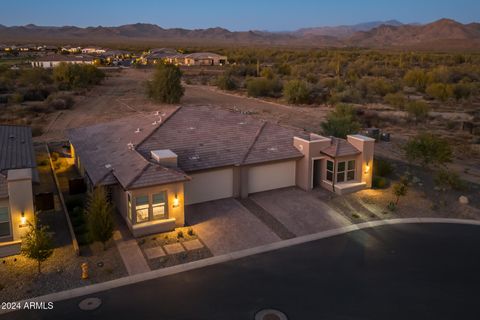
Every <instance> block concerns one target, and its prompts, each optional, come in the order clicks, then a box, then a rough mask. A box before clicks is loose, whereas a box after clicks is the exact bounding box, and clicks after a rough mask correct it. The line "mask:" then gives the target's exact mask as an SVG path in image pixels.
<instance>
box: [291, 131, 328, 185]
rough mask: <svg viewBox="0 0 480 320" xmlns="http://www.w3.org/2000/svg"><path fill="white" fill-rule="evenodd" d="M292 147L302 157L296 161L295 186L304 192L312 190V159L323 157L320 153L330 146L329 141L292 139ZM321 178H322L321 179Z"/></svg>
mask: <svg viewBox="0 0 480 320" xmlns="http://www.w3.org/2000/svg"><path fill="white" fill-rule="evenodd" d="M293 145H294V146H295V148H297V149H298V150H299V151H300V152H301V153H302V154H303V155H304V157H303V158H302V159H300V160H298V161H297V168H296V184H297V186H298V187H299V188H300V189H303V190H305V191H308V190H311V189H312V177H313V162H312V160H313V159H317V158H321V157H323V154H321V153H320V151H321V150H322V149H324V148H326V147H328V146H329V145H330V139H328V138H325V139H321V140H314V141H307V140H304V139H301V138H298V137H294V138H293ZM322 178H323V177H322Z"/></svg>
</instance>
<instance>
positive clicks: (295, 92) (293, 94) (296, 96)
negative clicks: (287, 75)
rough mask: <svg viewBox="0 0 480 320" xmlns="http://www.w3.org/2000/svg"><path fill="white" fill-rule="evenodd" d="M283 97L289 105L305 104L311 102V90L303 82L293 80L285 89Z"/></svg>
mask: <svg viewBox="0 0 480 320" xmlns="http://www.w3.org/2000/svg"><path fill="white" fill-rule="evenodd" d="M283 95H284V97H285V99H287V101H288V103H293V104H305V103H309V102H310V88H309V87H308V85H307V83H306V82H304V81H302V80H291V81H289V82H287V84H286V85H285V87H284V88H283Z"/></svg>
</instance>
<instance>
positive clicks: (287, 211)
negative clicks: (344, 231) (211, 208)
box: [250, 188, 351, 236]
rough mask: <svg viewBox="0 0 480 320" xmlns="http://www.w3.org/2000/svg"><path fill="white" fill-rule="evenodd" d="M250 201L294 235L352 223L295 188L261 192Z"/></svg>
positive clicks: (309, 194) (310, 194) (312, 196)
mask: <svg viewBox="0 0 480 320" xmlns="http://www.w3.org/2000/svg"><path fill="white" fill-rule="evenodd" d="M250 198H251V199H252V200H253V201H255V202H256V203H257V204H258V205H260V206H261V207H263V208H264V209H265V210H267V211H268V212H269V213H270V214H271V215H272V216H274V217H275V218H276V219H277V220H278V221H279V222H280V223H281V224H283V225H284V226H285V227H286V228H287V229H288V230H290V232H292V233H294V234H295V235H296V236H302V235H306V234H311V233H316V232H320V231H325V230H330V229H335V228H339V227H343V226H346V225H350V224H351V222H350V221H348V220H347V219H346V218H345V217H343V216H342V215H341V214H340V213H338V212H337V211H335V210H334V209H332V208H331V207H329V206H328V205H327V204H326V203H325V202H323V201H321V200H320V199H318V198H316V197H315V196H314V195H313V194H312V193H310V192H305V191H302V190H300V189H297V188H285V189H278V190H272V191H266V192H260V193H256V194H253V195H250Z"/></svg>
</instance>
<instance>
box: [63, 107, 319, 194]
mask: <svg viewBox="0 0 480 320" xmlns="http://www.w3.org/2000/svg"><path fill="white" fill-rule="evenodd" d="M155 120H158V116H154V115H138V116H133V117H129V118H128V119H121V120H117V121H113V122H110V123H106V124H100V125H94V126H90V127H85V128H77V129H72V130H70V131H69V132H68V136H69V138H70V141H71V142H72V144H73V145H74V147H75V151H76V152H77V154H78V155H79V156H80V161H81V163H83V166H84V167H85V169H86V171H87V173H88V176H89V177H90V179H92V182H93V183H94V184H114V183H116V182H117V180H118V182H120V184H121V185H122V186H123V187H124V188H139V187H146V186H151V185H158V184H164V183H170V182H175V181H185V180H186V179H188V177H187V175H186V174H185V173H184V172H186V173H190V172H195V171H198V170H205V169H214V168H219V167H225V166H233V165H242V164H255V163H262V162H270V161H278V160H287V159H296V158H300V157H302V156H303V155H302V154H301V153H300V152H299V151H298V150H297V149H296V148H295V147H294V146H293V137H294V136H298V137H302V138H307V137H308V135H309V133H307V132H305V131H302V130H299V129H298V130H297V129H291V128H285V127H282V126H279V125H276V124H272V123H268V122H263V121H261V120H258V119H255V118H253V117H251V116H247V115H244V114H239V113H234V112H229V111H224V110H220V109H216V108H212V107H182V108H178V109H177V110H176V111H174V112H172V113H170V114H169V115H166V116H165V117H163V121H162V123H161V124H160V125H158V124H157V125H152V122H154V121H155ZM137 128H140V132H138V133H135V131H136V129H137ZM128 143H133V145H134V146H135V148H134V150H129V148H128V147H127V144H128ZM163 149H170V150H172V151H173V152H174V153H175V154H177V156H178V167H177V168H166V167H164V166H162V165H160V164H158V163H156V162H154V161H153V160H151V155H150V153H151V151H152V150H163Z"/></svg>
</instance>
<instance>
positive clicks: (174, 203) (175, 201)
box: [173, 194, 180, 208]
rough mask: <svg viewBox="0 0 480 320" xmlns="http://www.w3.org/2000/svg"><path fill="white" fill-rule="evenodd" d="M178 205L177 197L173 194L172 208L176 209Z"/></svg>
mask: <svg viewBox="0 0 480 320" xmlns="http://www.w3.org/2000/svg"><path fill="white" fill-rule="evenodd" d="M179 204H180V201H179V200H178V195H177V194H175V198H174V199H173V207H174V208H176V207H178V206H179Z"/></svg>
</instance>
